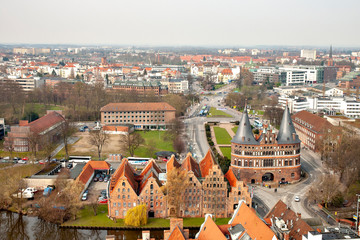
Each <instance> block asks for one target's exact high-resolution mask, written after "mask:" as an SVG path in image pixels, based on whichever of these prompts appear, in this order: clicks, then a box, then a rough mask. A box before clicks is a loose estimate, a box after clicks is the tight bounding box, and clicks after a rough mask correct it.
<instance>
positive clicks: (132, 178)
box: [108, 150, 251, 218]
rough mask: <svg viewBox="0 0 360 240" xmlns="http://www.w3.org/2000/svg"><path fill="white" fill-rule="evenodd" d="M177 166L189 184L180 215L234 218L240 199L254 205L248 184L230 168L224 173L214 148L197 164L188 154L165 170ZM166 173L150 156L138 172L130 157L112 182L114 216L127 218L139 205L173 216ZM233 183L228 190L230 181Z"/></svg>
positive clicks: (153, 213) (110, 206)
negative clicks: (165, 189) (162, 177)
mask: <svg viewBox="0 0 360 240" xmlns="http://www.w3.org/2000/svg"><path fill="white" fill-rule="evenodd" d="M174 168H180V169H183V170H186V171H187V175H188V180H189V183H190V184H189V186H188V187H187V188H186V189H185V190H184V193H183V194H182V197H183V199H182V204H181V206H180V212H179V213H180V216H181V217H203V216H205V214H208V213H211V214H214V215H215V216H217V217H231V215H232V213H233V212H234V209H235V208H236V207H237V201H238V200H240V199H241V200H244V201H246V203H247V204H248V205H249V206H251V197H250V193H249V191H248V187H247V186H246V185H245V184H244V182H242V181H239V180H238V179H237V178H236V177H235V175H234V174H233V173H232V171H231V170H229V172H228V173H227V174H226V175H225V176H224V174H223V173H222V171H221V168H220V167H219V165H218V164H217V163H216V161H215V159H214V157H213V155H212V153H211V151H210V150H209V151H208V152H207V154H206V155H205V157H204V158H203V159H202V160H201V161H200V163H197V162H196V160H195V159H194V158H193V157H192V155H191V153H188V154H187V156H186V158H185V159H184V160H183V161H182V163H181V164H180V163H179V162H178V161H177V160H176V159H175V157H174V156H172V157H171V158H170V160H169V161H168V162H167V164H166V171H167V172H170V171H171V170H172V169H174ZM161 173H163V172H162V170H161V169H160V168H159V166H158V165H157V164H156V162H155V160H153V159H151V160H150V161H149V163H148V164H147V165H146V166H145V168H144V169H143V170H142V171H141V172H140V173H137V172H135V170H134V169H133V168H132V167H131V165H130V164H129V162H128V160H127V159H123V161H122V163H121V164H120V166H119V167H118V169H117V170H116V171H115V173H114V174H113V176H112V177H111V179H110V184H109V191H108V192H109V201H108V211H109V216H110V217H112V218H124V217H125V215H126V212H127V211H128V210H129V209H131V208H133V207H134V206H137V205H139V204H142V203H144V204H146V206H147V210H148V216H149V217H155V218H166V217H168V216H173V215H174V213H175V212H176V211H175V206H172V205H171V204H170V203H168V202H167V200H166V194H164V193H163V192H162V190H161V187H162V186H163V184H166V183H165V182H161V181H160V180H159V175H160V174H161ZM225 177H226V178H227V180H228V182H229V183H230V185H231V187H230V189H231V190H230V191H228V186H227V184H228V183H227V181H226V180H225Z"/></svg>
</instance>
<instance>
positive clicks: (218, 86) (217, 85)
mask: <svg viewBox="0 0 360 240" xmlns="http://www.w3.org/2000/svg"><path fill="white" fill-rule="evenodd" d="M223 86H225V84H216V85H215V87H214V88H215V90H217V89H219V88H221V87H223Z"/></svg>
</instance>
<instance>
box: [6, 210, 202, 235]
mask: <svg viewBox="0 0 360 240" xmlns="http://www.w3.org/2000/svg"><path fill="white" fill-rule="evenodd" d="M150 232H151V238H155V239H156V240H160V239H163V238H164V231H162V230H151V231H150ZM196 232H197V230H190V237H194V236H195V234H196ZM106 235H115V237H116V238H115V239H116V240H137V239H141V231H133V230H83V229H69V228H60V227H59V226H58V225H56V224H53V223H49V222H46V221H43V220H41V219H39V218H37V217H28V216H24V215H19V214H17V213H12V212H7V211H1V212H0V239H1V240H33V239H34V240H35V239H36V240H43V239H44V240H48V239H50V240H72V239H76V240H83V239H85V240H90V239H91V240H93V239H94V240H95V239H101V240H105V238H106Z"/></svg>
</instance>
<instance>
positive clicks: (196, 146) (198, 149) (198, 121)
mask: <svg viewBox="0 0 360 240" xmlns="http://www.w3.org/2000/svg"><path fill="white" fill-rule="evenodd" d="M234 87H235V86H234V85H228V86H226V87H223V88H221V89H219V90H217V91H212V93H213V95H205V96H204V97H203V98H202V99H201V102H200V103H199V104H197V105H195V106H192V107H191V108H189V110H188V117H187V118H186V119H185V120H184V123H185V126H186V134H187V136H188V144H189V145H190V146H192V149H191V150H192V153H193V154H194V156H195V158H196V159H197V160H198V161H200V160H201V159H202V158H203V157H204V156H205V154H206V152H207V151H208V149H209V148H210V147H209V144H208V142H207V139H206V134H205V128H204V124H205V123H206V122H208V121H218V122H231V121H239V120H240V117H241V113H240V112H238V111H236V110H233V109H230V108H227V107H225V106H224V105H223V98H224V94H223V93H224V92H229V91H231V89H232V88H234ZM193 89H194V92H198V93H199V92H200V91H201V89H200V88H199V86H196V85H195V86H194V87H193ZM219 92H221V94H218V93H219ZM204 105H208V106H211V107H216V108H221V110H222V111H224V112H226V113H228V114H230V115H231V116H233V117H232V118H206V117H198V116H197V113H199V112H200V110H201V107H202V106H204ZM219 105H220V106H219ZM223 109H224V110H223ZM301 163H302V169H303V171H305V172H306V173H307V177H306V178H305V179H302V180H301V181H300V182H298V183H295V184H289V185H283V186H281V187H280V188H278V189H277V192H275V191H274V189H269V188H266V187H261V186H251V187H254V196H255V198H254V202H256V203H257V205H258V207H259V208H260V209H261V210H260V211H261V212H259V214H261V215H264V213H265V212H266V211H267V210H268V209H271V208H272V207H273V206H274V205H275V204H276V203H277V202H278V201H279V200H280V199H281V200H282V201H283V202H284V203H286V204H287V205H288V206H289V207H290V208H291V209H292V210H293V211H294V212H297V213H301V215H302V217H303V218H311V217H315V216H316V215H315V213H314V212H313V211H312V210H311V209H310V208H309V206H307V201H305V200H306V194H307V192H308V190H309V188H310V187H311V186H312V184H314V182H316V180H318V179H319V178H320V177H321V176H322V174H324V173H325V170H324V168H323V166H322V163H321V160H320V157H319V155H317V154H315V153H314V152H312V151H310V150H305V149H301ZM295 196H299V197H300V202H295V201H294V198H295ZM264 204H265V205H266V206H262V205H264Z"/></svg>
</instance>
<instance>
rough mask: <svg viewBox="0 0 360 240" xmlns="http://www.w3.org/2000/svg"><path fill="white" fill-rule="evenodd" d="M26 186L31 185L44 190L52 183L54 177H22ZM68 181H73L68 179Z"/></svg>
mask: <svg viewBox="0 0 360 240" xmlns="http://www.w3.org/2000/svg"><path fill="white" fill-rule="evenodd" d="M24 181H25V182H26V185H27V186H28V187H33V188H35V189H38V190H44V189H45V188H46V187H47V186H48V185H54V183H55V181H56V178H24ZM68 181H74V180H73V179H68Z"/></svg>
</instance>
